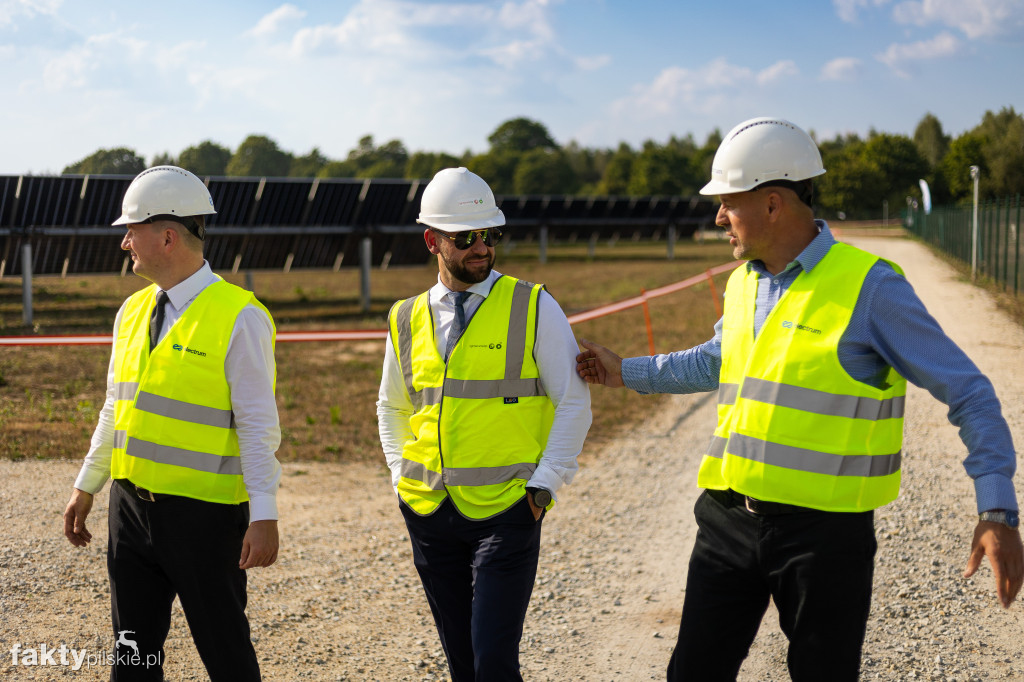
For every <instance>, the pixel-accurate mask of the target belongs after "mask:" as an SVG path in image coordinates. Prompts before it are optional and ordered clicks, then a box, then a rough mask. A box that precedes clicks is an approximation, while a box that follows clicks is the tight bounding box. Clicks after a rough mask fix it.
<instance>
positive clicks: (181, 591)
mask: <svg viewBox="0 0 1024 682" xmlns="http://www.w3.org/2000/svg"><path fill="white" fill-rule="evenodd" d="M107 525H108V527H109V531H110V535H109V539H108V542H107V571H108V573H109V575H110V600H111V616H112V620H113V626H114V636H115V637H117V639H118V643H117V644H116V645H115V647H114V650H115V655H116V658H115V665H114V666H113V667H112V668H111V676H110V679H111V680H116V681H117V682H124V681H125V680H132V681H134V680H147V681H148V680H162V679H163V670H162V664H163V656H164V649H163V646H164V640H165V639H166V638H167V631H168V630H169V629H170V626H171V603H172V602H173V601H174V596H175V595H177V596H178V598H179V599H180V600H181V607H182V610H184V612H185V618H186V619H187V620H188V627H189V629H190V630H191V631H192V639H193V641H194V642H195V645H196V649H197V650H198V651H199V657H200V658H202V660H203V664H204V665H205V666H206V672H207V674H208V675H209V677H210V679H211V680H212V681H213V682H219V681H221V680H225V681H229V682H236V681H239V682H240V681H242V680H245V681H251V680H259V679H260V669H259V663H258V662H257V660H256V652H255V650H254V649H253V646H252V642H251V641H250V640H249V621H248V619H247V618H246V617H245V604H246V590H245V584H246V580H245V571H243V570H241V569H239V568H238V559H239V557H240V556H241V553H242V538H243V537H244V536H245V531H246V529H247V528H248V526H249V505H248V503H245V504H215V503H212V502H203V501H201V500H194V499H191V498H188V497H173V496H168V497H166V498H162V499H160V500H158V501H156V502H147V501H144V500H141V499H139V498H138V497H137V496H136V495H135V494H134V493H131V492H128V491H127V490H125V489H124V488H123V487H122V486H121V485H120V484H118V483H117V482H116V481H115V482H112V483H111V486H110V512H109V516H108V521H107Z"/></svg>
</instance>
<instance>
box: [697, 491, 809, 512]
mask: <svg viewBox="0 0 1024 682" xmlns="http://www.w3.org/2000/svg"><path fill="white" fill-rule="evenodd" d="M708 495H710V496H711V497H713V498H715V499H716V500H718V502H719V503H721V504H723V505H725V506H726V507H743V508H745V509H746V510H747V511H748V512H750V513H752V514H758V515H759V516H777V515H780V514H803V513H806V512H813V511H817V510H816V509H811V508H810V507H798V506H797V505H795V504H783V503H781V502H765V501H764V500H758V499H756V498H753V497H750V496H749V495H744V494H742V493H738V492H736V491H735V490H711V489H708Z"/></svg>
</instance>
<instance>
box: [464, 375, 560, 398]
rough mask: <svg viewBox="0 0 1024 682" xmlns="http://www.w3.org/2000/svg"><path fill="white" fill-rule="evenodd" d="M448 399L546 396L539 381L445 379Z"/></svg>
mask: <svg viewBox="0 0 1024 682" xmlns="http://www.w3.org/2000/svg"><path fill="white" fill-rule="evenodd" d="M444 394H445V395H446V396H447V397H449V398H478V399H484V398H527V397H530V396H538V395H547V393H545V392H544V385H543V384H542V383H541V382H540V379H445V380H444Z"/></svg>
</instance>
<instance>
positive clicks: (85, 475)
mask: <svg viewBox="0 0 1024 682" xmlns="http://www.w3.org/2000/svg"><path fill="white" fill-rule="evenodd" d="M108 478H110V477H109V476H108V475H107V474H106V473H104V472H101V471H95V470H93V469H89V468H87V467H82V470H81V471H79V472H78V478H76V479H75V487H76V488H78V489H79V490H81V491H82V492H84V493H89V494H90V495H95V494H96V493H98V492H99V491H101V490H103V486H104V485H106V483H107V479H108Z"/></svg>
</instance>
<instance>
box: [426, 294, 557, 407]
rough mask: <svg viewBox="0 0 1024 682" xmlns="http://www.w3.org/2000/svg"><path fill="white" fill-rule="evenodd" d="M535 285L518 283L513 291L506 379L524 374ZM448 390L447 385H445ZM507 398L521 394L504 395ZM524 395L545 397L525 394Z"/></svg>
mask: <svg viewBox="0 0 1024 682" xmlns="http://www.w3.org/2000/svg"><path fill="white" fill-rule="evenodd" d="M532 291H533V285H532V284H530V283H529V282H524V281H522V280H520V281H518V282H516V286H515V288H514V289H512V309H511V310H510V311H509V315H508V338H507V339H506V340H505V378H506V379H507V378H509V377H518V376H520V375H521V374H522V373H523V360H524V359H525V357H526V320H527V318H528V317H529V315H530V294H531V292H532ZM445 388H447V383H446V385H445ZM499 395H504V396H505V397H507V398H513V397H516V395H519V394H510V393H504V394H499ZM523 395H544V394H543V393H540V394H523Z"/></svg>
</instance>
